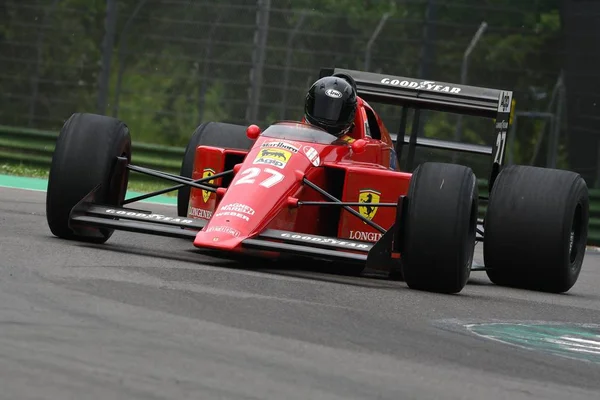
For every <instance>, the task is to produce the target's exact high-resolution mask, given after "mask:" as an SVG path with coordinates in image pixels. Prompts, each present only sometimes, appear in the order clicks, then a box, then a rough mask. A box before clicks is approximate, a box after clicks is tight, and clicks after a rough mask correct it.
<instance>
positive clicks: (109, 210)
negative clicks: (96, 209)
mask: <svg viewBox="0 0 600 400" xmlns="http://www.w3.org/2000/svg"><path fill="white" fill-rule="evenodd" d="M104 212H105V213H107V214H115V215H126V216H128V217H136V218H145V219H151V220H156V221H169V222H177V223H180V224H193V223H194V220H192V219H189V218H172V217H166V216H164V215H161V214H146V213H139V212H135V211H125V210H114V209H112V208H107V209H106V210H104Z"/></svg>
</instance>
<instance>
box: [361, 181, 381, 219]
mask: <svg viewBox="0 0 600 400" xmlns="http://www.w3.org/2000/svg"><path fill="white" fill-rule="evenodd" d="M380 197H381V193H380V192H376V191H375V190H371V189H363V190H361V191H360V192H359V193H358V202H359V203H379V198H380ZM377 208H378V207H375V206H373V205H372V204H367V205H365V206H359V207H358V212H359V213H360V215H362V216H363V217H365V218H367V219H368V220H369V221H370V220H372V219H373V217H374V216H375V214H376V213H377Z"/></svg>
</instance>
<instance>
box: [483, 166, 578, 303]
mask: <svg viewBox="0 0 600 400" xmlns="http://www.w3.org/2000/svg"><path fill="white" fill-rule="evenodd" d="M588 221H589V198H588V189H587V185H586V184H585V181H584V180H583V178H582V177H581V176H580V175H578V174H576V173H574V172H571V171H563V170H556V169H548V168H538V167H531V166H516V165H511V166H507V167H505V168H504V169H503V170H502V171H501V172H500V174H499V175H498V177H497V178H496V181H495V183H494V186H493V188H492V192H491V193H490V201H489V204H488V208H487V211H486V218H485V225H484V228H485V241H484V247H483V248H484V260H485V266H486V268H490V270H488V271H487V275H488V277H489V279H490V280H491V281H492V282H493V283H495V284H497V285H502V286H512V287H519V288H523V289H530V290H540V291H545V292H554V293H562V292H566V291H568V290H569V289H570V288H571V287H573V285H574V284H575V282H576V281H577V279H578V277H579V273H580V272H581V265H582V264H583V258H584V255H585V246H586V243H587V233H588Z"/></svg>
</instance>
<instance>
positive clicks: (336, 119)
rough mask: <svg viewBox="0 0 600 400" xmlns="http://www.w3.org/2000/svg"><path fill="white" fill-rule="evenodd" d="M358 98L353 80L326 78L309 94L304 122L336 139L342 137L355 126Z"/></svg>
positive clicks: (338, 76)
mask: <svg viewBox="0 0 600 400" xmlns="http://www.w3.org/2000/svg"><path fill="white" fill-rule="evenodd" d="M356 98H357V97H356V83H355V82H354V80H353V79H352V78H351V77H350V76H348V75H341V74H338V75H333V76H326V77H324V78H321V79H319V80H318V81H316V82H315V83H313V85H312V86H311V87H310V89H309V90H308V93H307V95H306V101H305V102H304V118H305V119H306V121H307V122H308V123H310V124H311V125H315V126H318V127H320V128H322V129H324V130H326V131H327V132H329V133H331V134H332V135H334V136H337V137H339V136H342V135H344V134H346V133H347V132H348V131H349V130H350V128H351V127H352V124H353V122H354V115H355V114H356V104H357V100H356Z"/></svg>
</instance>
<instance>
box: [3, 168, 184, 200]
mask: <svg viewBox="0 0 600 400" xmlns="http://www.w3.org/2000/svg"><path fill="white" fill-rule="evenodd" d="M48 172H49V171H48V170H47V169H44V168H36V167H32V166H28V165H23V164H0V175H13V176H26V177H30V178H43V179H48ZM138 176H139V175H138V174H135V175H130V179H129V186H128V190H131V191H135V192H142V193H148V192H152V191H154V190H159V189H163V188H166V187H168V186H173V185H174V184H173V183H172V182H168V181H162V180H157V181H148V180H138V179H135V178H136V177H138ZM163 196H171V197H175V196H177V191H173V192H169V193H165V194H164V195H163Z"/></svg>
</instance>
